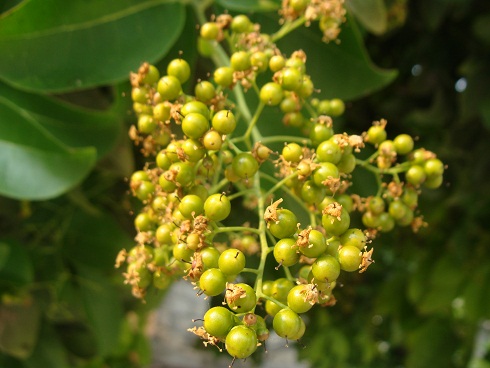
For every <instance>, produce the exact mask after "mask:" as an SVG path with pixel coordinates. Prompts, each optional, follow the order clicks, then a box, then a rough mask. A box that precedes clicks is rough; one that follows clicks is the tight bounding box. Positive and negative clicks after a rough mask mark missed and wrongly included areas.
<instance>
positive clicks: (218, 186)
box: [209, 178, 229, 194]
mask: <svg viewBox="0 0 490 368" xmlns="http://www.w3.org/2000/svg"><path fill="white" fill-rule="evenodd" d="M228 183H229V181H228V179H226V178H223V179H221V180H220V181H219V183H217V184H214V185H213V186H212V187H211V188H210V189H209V193H211V194H213V193H218V190H219V189H221V188H222V187H224V186H225V185H226V184H228Z"/></svg>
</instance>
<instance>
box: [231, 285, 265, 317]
mask: <svg viewBox="0 0 490 368" xmlns="http://www.w3.org/2000/svg"><path fill="white" fill-rule="evenodd" d="M225 299H226V303H227V304H228V307H230V309H232V310H234V311H235V312H237V313H246V312H250V311H251V310H252V309H254V308H255V306H256V305H257V295H256V294H255V290H254V289H253V288H252V287H251V286H250V285H248V284H244V283H239V284H233V286H231V288H230V284H228V289H227V290H226V294H225Z"/></svg>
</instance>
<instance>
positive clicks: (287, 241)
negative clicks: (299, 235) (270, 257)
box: [274, 238, 300, 267]
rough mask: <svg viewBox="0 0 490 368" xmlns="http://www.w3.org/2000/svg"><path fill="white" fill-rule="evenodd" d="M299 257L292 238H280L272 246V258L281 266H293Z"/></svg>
mask: <svg viewBox="0 0 490 368" xmlns="http://www.w3.org/2000/svg"><path fill="white" fill-rule="evenodd" d="M299 257H300V253H299V252H298V251H297V246H296V240H295V239H293V238H283V239H280V240H279V241H278V242H277V243H276V245H275V246H274V258H275V260H276V262H277V263H279V264H280V265H281V266H285V267H290V266H293V265H295V264H296V263H298V261H299Z"/></svg>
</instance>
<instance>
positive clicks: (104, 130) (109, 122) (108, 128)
mask: <svg viewBox="0 0 490 368" xmlns="http://www.w3.org/2000/svg"><path fill="white" fill-rule="evenodd" d="M0 96H3V98H5V99H6V100H8V101H9V102H10V103H11V104H12V105H15V106H16V109H17V110H18V111H19V113H21V111H24V112H25V113H27V114H29V115H30V116H31V117H32V118H33V119H35V120H36V121H37V122H38V123H39V124H40V125H41V126H42V127H43V128H44V129H46V131H48V132H49V133H51V134H52V135H53V136H55V137H56V138H57V139H58V140H60V141H61V142H63V144H65V145H67V146H70V147H75V148H81V147H95V149H96V150H97V157H98V158H100V157H102V156H104V155H105V154H106V153H108V152H109V151H110V150H111V149H112V147H113V146H114V144H115V142H116V140H117V138H118V136H119V134H120V132H121V118H120V117H119V116H117V114H115V113H113V111H112V110H108V111H95V110H89V109H84V108H80V107H76V106H74V105H71V104H68V103H65V102H62V101H60V100H58V99H54V98H51V97H48V96H43V95H38V94H35V93H29V92H23V91H20V90H18V89H15V88H12V87H10V86H8V85H6V84H4V83H2V82H0Z"/></svg>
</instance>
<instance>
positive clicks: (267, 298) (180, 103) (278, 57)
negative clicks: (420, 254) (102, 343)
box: [116, 1, 444, 359]
mask: <svg viewBox="0 0 490 368" xmlns="http://www.w3.org/2000/svg"><path fill="white" fill-rule="evenodd" d="M303 3H304V4H303ZM285 4H286V5H287V6H288V7H290V8H291V9H293V10H294V12H298V13H299V12H302V11H307V9H309V6H312V5H315V4H316V2H314V1H311V2H308V1H303V2H301V1H288V2H285ZM308 4H309V5H308ZM284 14H286V13H284ZM287 14H293V13H291V12H289V13H287ZM200 36H201V37H202V39H204V40H208V41H209V40H212V43H213V44H212V45H208V46H211V52H212V50H213V49H212V48H214V49H215V50H217V48H220V47H221V46H220V44H219V42H220V41H223V40H228V41H229V42H230V43H229V44H228V48H229V49H230V50H232V51H231V55H230V58H229V59H223V58H221V59H219V60H221V61H220V62H219V63H218V65H217V67H216V69H215V70H214V73H213V74H212V75H213V78H212V79H211V80H200V81H198V82H197V83H196V85H195V88H194V91H193V93H192V94H186V93H184V92H183V86H184V89H185V84H186V82H188V80H189V79H190V76H191V74H192V73H191V69H192V68H191V66H190V65H189V64H188V63H187V62H186V61H185V60H184V59H182V58H178V59H175V60H172V61H171V62H170V63H169V64H168V66H167V69H166V73H165V74H163V73H162V74H160V72H159V71H158V70H157V68H155V67H154V66H152V65H149V64H147V63H145V64H143V65H142V66H141V67H140V69H139V70H138V72H137V73H133V74H132V75H131V82H132V87H133V88H132V94H131V97H132V100H133V108H134V111H135V113H136V115H137V117H138V120H137V125H136V126H133V127H132V128H131V129H130V137H131V138H132V139H133V140H134V142H135V144H137V145H138V146H139V147H140V148H141V152H142V153H143V154H144V155H145V156H146V157H147V158H148V160H147V163H146V165H145V166H144V167H143V168H141V170H138V171H136V172H135V173H134V174H133V175H132V176H131V178H130V180H129V185H130V189H131V192H132V194H133V195H134V196H135V197H136V198H138V199H139V200H140V201H141V203H142V208H141V210H140V211H139V213H138V214H137V215H136V217H135V220H134V223H135V228H136V230H137V235H136V237H135V241H136V245H135V246H134V247H133V248H132V249H130V250H128V251H126V250H123V251H121V252H120V254H119V256H118V259H117V262H116V263H117V266H122V265H123V264H126V271H125V273H124V276H125V280H126V283H127V284H129V285H131V287H132V291H133V294H134V295H135V296H137V297H140V298H144V296H145V294H146V292H147V291H148V290H149V289H151V288H157V289H162V288H165V287H167V286H168V285H169V284H170V283H171V282H172V280H175V279H176V278H179V277H183V278H184V279H186V280H188V281H189V282H191V283H192V284H193V285H194V286H195V288H196V290H197V294H198V295H203V294H204V295H205V297H220V298H222V300H223V306H218V307H213V308H211V309H209V310H208V311H207V312H206V314H205V315H204V317H203V325H202V326H200V327H194V328H193V329H191V331H192V332H194V333H195V334H196V335H198V336H199V337H200V338H202V339H203V340H204V342H205V344H211V345H215V346H217V347H218V348H219V349H221V348H222V347H223V345H224V348H225V349H226V350H227V351H228V353H229V354H230V355H231V356H232V357H233V358H234V359H236V358H238V359H242V358H246V357H248V356H249V355H251V354H252V353H253V352H254V351H255V350H256V349H257V346H259V345H260V344H261V343H262V342H264V341H265V340H267V338H268V336H269V329H270V328H272V329H273V330H274V331H275V332H276V333H277V334H278V335H279V336H281V337H283V338H285V339H288V340H298V339H300V338H301V337H302V336H303V334H304V332H305V328H306V327H305V323H304V322H303V319H302V317H301V316H300V315H301V314H303V313H306V312H308V311H309V310H310V309H311V308H313V307H314V306H324V307H327V306H331V305H333V304H335V302H336V299H335V297H334V295H333V290H334V288H335V285H336V283H337V280H338V278H339V277H341V274H342V272H353V271H358V272H360V273H362V272H364V271H366V269H367V268H368V267H369V266H370V265H371V264H372V263H373V262H374V261H373V260H372V254H373V248H372V247H371V248H370V243H371V241H372V239H374V237H375V236H376V234H377V233H378V232H380V231H381V232H385V231H389V230H391V229H393V227H394V226H395V224H398V225H400V226H406V225H412V226H413V227H414V229H418V228H419V227H420V226H421V225H422V224H423V221H422V220H421V217H416V216H415V215H414V214H415V211H416V208H417V201H418V194H419V190H420V188H421V187H423V186H425V187H428V188H435V187H437V186H439V185H440V184H441V182H442V174H443V171H444V165H443V164H442V162H441V161H440V160H439V159H437V158H436V157H435V155H434V154H433V153H431V152H429V151H426V150H423V149H416V150H414V141H413V139H412V138H411V137H410V136H408V135H406V134H401V135H399V136H397V137H395V139H394V140H393V141H391V140H387V135H386V131H385V126H386V122H385V121H381V122H376V123H375V124H374V125H373V126H372V127H371V128H369V130H368V131H367V132H365V133H363V134H360V135H355V134H351V135H349V134H346V133H342V134H339V133H336V132H335V130H334V120H333V119H336V118H337V116H340V115H342V114H343V112H344V109H345V106H344V103H343V102H342V101H341V100H339V99H331V100H325V99H324V100H319V99H316V98H314V93H315V88H314V85H313V82H312V80H311V78H310V76H309V75H308V74H307V71H306V54H305V53H304V52H303V51H301V50H298V51H296V52H294V53H293V54H292V55H291V56H289V57H287V56H285V55H283V54H282V53H281V52H280V50H279V49H278V48H277V47H276V46H275V45H274V43H273V42H272V39H271V37H269V36H268V35H263V34H261V33H260V28H259V26H258V25H256V24H253V23H252V22H251V21H250V19H248V18H247V17H246V16H244V15H239V16H236V17H231V16H229V15H223V16H219V17H217V18H216V19H215V21H213V22H209V23H205V24H203V25H202V26H201V28H200ZM220 50H221V51H220V53H219V54H220V55H221V54H222V51H223V50H222V49H220ZM208 51H209V50H208ZM259 74H263V76H264V78H261V80H264V79H265V81H264V82H261V84H260V85H259V84H258V82H257V76H258V75H259ZM244 91H245V92H247V93H251V94H254V93H255V94H256V95H257V99H258V101H259V102H258V106H257V108H256V110H255V112H254V113H253V114H252V113H251V111H250V110H249V106H248V105H247V103H246V99H245V98H244V97H243V96H244V95H243V94H244ZM232 94H234V95H235V97H237V98H236V101H235V102H232V100H231V96H232ZM264 109H276V110H278V111H281V112H282V114H283V122H282V123H281V122H280V121H271V122H265V121H263V120H261V115H262V112H263V111H264ZM262 124H274V125H275V126H276V128H275V130H276V131H280V130H281V124H286V125H289V126H292V127H295V128H297V131H298V135H297V136H283V135H268V136H264V135H263V134H262V132H261V126H262ZM239 127H240V128H241V130H240V131H241V132H243V131H244V133H242V134H236V131H238V128H239ZM366 143H368V144H372V145H373V146H374V147H375V149H376V150H375V153H374V154H373V155H372V156H371V157H369V158H368V159H367V160H361V159H359V158H357V157H356V155H357V153H358V152H360V151H361V150H362V149H363V148H364V147H365V144H366ZM278 146H279V147H280V149H277V148H274V147H278ZM403 160H404V161H403ZM356 167H362V168H365V169H368V170H369V171H371V172H372V173H373V174H374V175H375V176H376V178H377V180H378V183H379V190H378V193H376V194H373V195H372V196H370V197H367V198H361V197H360V196H359V195H356V194H355V193H351V192H350V187H351V184H352V175H351V174H352V172H353V171H354V170H355V169H356ZM271 168H273V171H274V173H271V170H272V169H271ZM401 175H403V176H404V179H405V181H403V180H402V179H403V176H401ZM386 178H389V180H387V179H386ZM284 199H287V200H288V201H284ZM289 201H292V203H294V204H295V207H293V206H292V205H291V206H290V208H283V207H282V206H281V204H282V203H283V202H284V203H289ZM240 202H241V203H240ZM243 208H247V209H250V210H252V211H254V212H255V217H254V218H253V219H251V221H252V222H253V223H254V224H255V225H254V226H251V225H250V224H249V223H248V222H245V219H240V217H241V216H240V211H243ZM354 211H360V212H361V213H362V223H358V224H357V223H355V221H354V220H352V221H351V218H353V216H352V214H353V213H354ZM231 213H234V216H230V214H231ZM305 217H306V218H308V220H307V221H303V223H301V222H300V220H299V218H305ZM249 220H250V219H249ZM271 254H272V256H273V257H274V259H275V261H276V272H277V277H276V278H275V279H273V280H264V270H265V265H266V261H267V260H268V259H269V258H270V256H269V255H271ZM251 257H256V258H257V260H256V261H255V262H254V264H257V263H258V266H257V267H250V266H249V267H247V266H248V263H249V260H250V259H251ZM245 274H250V275H252V276H253V281H252V282H246V281H247V280H248V279H247V278H244V277H243V275H245ZM261 314H262V315H261Z"/></svg>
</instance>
